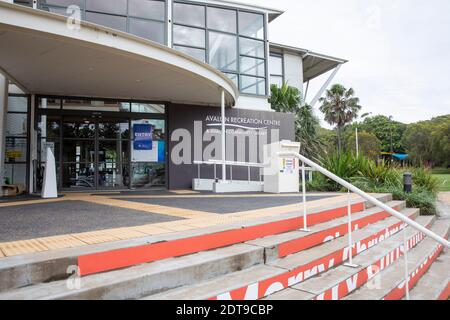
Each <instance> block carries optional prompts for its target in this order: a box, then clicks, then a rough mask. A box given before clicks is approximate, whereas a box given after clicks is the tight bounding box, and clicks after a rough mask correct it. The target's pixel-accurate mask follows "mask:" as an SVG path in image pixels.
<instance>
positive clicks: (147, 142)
mask: <svg viewBox="0 0 450 320" xmlns="http://www.w3.org/2000/svg"><path fill="white" fill-rule="evenodd" d="M133 133H134V142H133V148H134V150H139V151H142V150H152V149H153V126H152V125H151V124H146V123H135V124H134V125H133Z"/></svg>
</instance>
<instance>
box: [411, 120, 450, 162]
mask: <svg viewBox="0 0 450 320" xmlns="http://www.w3.org/2000/svg"><path fill="white" fill-rule="evenodd" d="M402 143H403V144H404V146H405V148H406V150H407V152H408V153H409V155H410V159H411V160H412V161H413V162H414V163H415V164H416V165H427V166H443V167H446V166H448V165H449V162H450V115H445V116H441V117H436V118H433V119H431V120H429V121H421V122H418V123H413V124H411V125H408V128H407V129H406V131H405V133H404V135H403V139H402Z"/></svg>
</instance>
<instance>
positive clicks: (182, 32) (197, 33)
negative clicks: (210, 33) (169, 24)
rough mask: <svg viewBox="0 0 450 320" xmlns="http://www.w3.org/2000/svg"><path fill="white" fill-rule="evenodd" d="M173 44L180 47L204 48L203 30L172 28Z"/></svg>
mask: <svg viewBox="0 0 450 320" xmlns="http://www.w3.org/2000/svg"><path fill="white" fill-rule="evenodd" d="M173 42H174V43H176V44H181V45H188V46H194V47H201V48H204V47H205V30H201V29H196V28H189V27H183V26H173Z"/></svg>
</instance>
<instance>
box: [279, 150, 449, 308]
mask: <svg viewBox="0 0 450 320" xmlns="http://www.w3.org/2000/svg"><path fill="white" fill-rule="evenodd" d="M278 155H279V156H280V157H281V158H287V157H291V158H292V157H294V158H297V159H299V160H300V161H301V163H302V165H301V171H302V194H303V222H304V223H303V230H305V231H309V230H308V225H307V222H308V220H307V210H306V183H305V164H307V165H309V166H310V167H311V168H313V169H314V170H316V171H318V172H320V173H322V174H323V175H324V176H326V177H328V178H329V179H331V180H333V181H335V182H337V183H339V184H340V185H342V186H343V187H345V188H346V189H347V190H348V201H347V215H348V253H349V257H348V262H347V263H346V264H345V265H346V266H349V267H358V266H357V265H355V264H353V250H352V247H353V239H352V209H351V192H354V193H355V194H357V195H359V196H360V197H362V198H363V199H365V200H367V201H368V202H370V203H372V204H373V205H375V206H377V207H379V208H381V209H383V210H384V211H386V212H388V213H389V214H391V215H393V216H394V217H396V218H398V219H400V220H401V221H402V222H403V223H405V224H406V225H409V226H410V227H412V228H414V229H416V230H417V231H419V232H421V233H423V234H425V235H426V236H428V237H430V238H431V239H433V240H435V241H437V242H438V243H440V244H441V245H443V246H444V247H447V248H450V242H449V241H447V240H446V239H444V238H442V237H440V236H439V235H437V234H436V233H434V232H432V231H431V230H429V229H427V228H425V227H424V226H422V225H421V224H419V223H417V222H416V221H414V220H412V219H410V218H408V217H407V216H405V215H403V214H401V213H400V212H398V211H397V210H395V209H393V208H391V207H389V206H388V205H386V204H385V203H383V202H381V201H380V200H378V199H376V198H375V197H373V196H371V195H370V194H368V193H366V192H364V191H362V190H361V189H359V188H357V187H355V186H354V185H352V184H351V183H349V182H347V181H345V180H344V179H342V178H340V177H338V176H337V175H335V174H334V173H332V172H330V171H328V170H327V169H325V168H323V167H321V166H320V165H318V164H317V163H315V162H313V161H311V160H310V159H308V158H306V157H304V156H302V155H301V154H299V153H295V152H280V153H278ZM407 252H408V241H407V236H406V228H405V227H403V255H404V262H405V292H406V299H407V300H409V281H408V278H409V271H408V254H407Z"/></svg>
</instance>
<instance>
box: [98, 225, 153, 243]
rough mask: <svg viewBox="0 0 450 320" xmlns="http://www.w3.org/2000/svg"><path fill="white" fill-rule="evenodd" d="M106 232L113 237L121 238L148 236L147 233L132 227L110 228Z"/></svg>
mask: <svg viewBox="0 0 450 320" xmlns="http://www.w3.org/2000/svg"><path fill="white" fill-rule="evenodd" d="M105 232H106V233H108V234H110V235H112V236H113V237H116V238H119V239H120V240H128V239H134V238H142V237H145V236H147V234H145V233H143V232H139V231H137V230H135V229H131V228H118V229H109V230H105Z"/></svg>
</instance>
